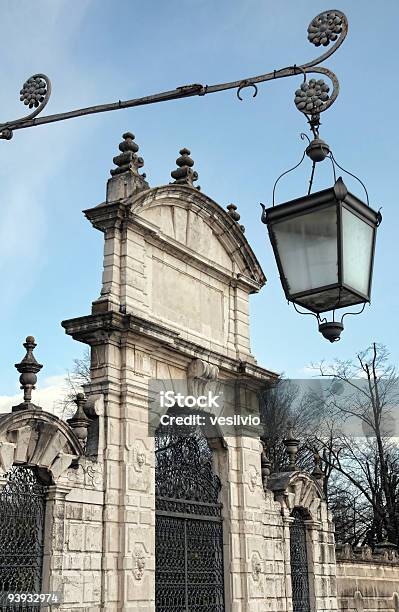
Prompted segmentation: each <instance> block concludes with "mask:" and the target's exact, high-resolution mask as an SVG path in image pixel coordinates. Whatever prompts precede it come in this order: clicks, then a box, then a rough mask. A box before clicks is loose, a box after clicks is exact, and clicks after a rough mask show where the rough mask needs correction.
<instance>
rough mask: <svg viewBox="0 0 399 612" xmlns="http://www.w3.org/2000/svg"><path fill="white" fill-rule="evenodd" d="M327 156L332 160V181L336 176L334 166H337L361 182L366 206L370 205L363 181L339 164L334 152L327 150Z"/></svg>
mask: <svg viewBox="0 0 399 612" xmlns="http://www.w3.org/2000/svg"><path fill="white" fill-rule="evenodd" d="M329 157H330V159H331V162H332V165H333V169H334V182H335V176H336V173H335V166H337V167H338V168H339V169H340V170H342V172H345V174H348V175H349V176H351V177H352V178H354V179H356V180H357V181H358V182H359V183H360V184H361V186H362V187H363V189H364V192H365V194H366V200H367V206H370V201H369V194H368V191H367V189H366V185H365V184H364V183H363V181H362V180H361V179H360V178H359V177H358V176H356V174H353V173H352V172H349V170H346V169H345V168H343V167H342V166H340V165H339V163H338V162H337V160H336V159H335V157H334V154H333V152H332V151H330V152H329Z"/></svg>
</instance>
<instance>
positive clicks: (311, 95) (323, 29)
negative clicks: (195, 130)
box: [0, 10, 348, 140]
mask: <svg viewBox="0 0 399 612" xmlns="http://www.w3.org/2000/svg"><path fill="white" fill-rule="evenodd" d="M347 33H348V20H347V18H346V16H345V14H344V13H342V12H341V11H338V10H330V11H323V12H322V13H320V14H319V15H317V16H316V17H315V18H314V19H313V20H312V21H311V23H310V25H309V27H308V40H309V42H311V43H312V44H313V45H315V46H316V47H319V46H325V47H327V46H329V45H330V43H332V46H331V47H330V48H329V49H328V50H327V51H326V52H325V53H323V54H322V55H320V56H319V57H317V58H315V59H314V60H311V61H310V62H307V63H305V64H301V65H296V64H295V65H293V66H288V67H285V68H281V69H279V70H273V71H272V72H268V73H265V74H261V75H258V76H254V77H249V78H245V79H240V80H239V81H231V82H228V83H219V84H215V85H202V84H201V83H194V84H191V85H183V86H181V87H176V89H172V90H170V91H164V92H160V93H156V94H153V95H150V96H144V97H141V98H133V99H130V100H124V101H123V100H118V101H117V102H112V103H108V104H100V105H97V106H89V107H86V108H79V109H76V110H72V111H68V112H64V113H58V114H55V115H47V116H42V117H38V115H39V114H40V113H41V112H42V111H43V109H44V108H45V106H46V104H47V102H48V101H49V98H50V95H51V82H50V79H49V78H48V77H47V76H46V75H45V74H35V75H33V76H32V77H30V78H29V79H27V81H26V82H25V83H24V85H23V87H22V89H21V92H20V99H21V101H22V102H23V103H24V104H25V105H27V106H29V108H34V110H33V112H32V113H30V114H29V115H27V116H26V117H23V118H20V119H15V120H13V121H7V122H6V123H2V124H0V138H2V139H5V140H10V139H11V138H12V136H13V131H14V130H19V129H22V128H28V127H33V126H37V125H43V124H45V123H54V122H56V121H64V120H66V119H73V118H75V117H81V116H83V115H92V114H96V113H104V112H109V111H113V110H119V109H122V108H131V107H134V106H144V105H148V104H156V103H158V102H165V101H167V100H176V99H180V98H188V97H192V96H205V95H208V94H211V93H217V92H219V91H226V90H228V89H236V90H237V92H236V93H237V97H238V98H239V99H240V100H242V97H241V92H242V91H243V90H244V89H245V88H248V87H251V88H252V89H253V97H255V96H256V95H257V93H258V88H257V83H264V82H266V81H271V80H274V79H281V78H284V77H290V76H296V75H300V74H302V75H303V78H304V82H303V83H302V85H301V87H300V88H299V89H297V90H296V92H295V105H296V107H297V108H298V110H299V111H301V112H302V113H303V114H304V115H305V116H306V117H307V119H308V121H309V122H310V124H311V126H312V125H313V126H314V125H317V124H318V121H319V116H320V113H321V112H324V111H326V110H327V109H328V108H330V106H331V105H332V104H333V103H334V102H335V100H336V98H337V96H338V93H339V83H338V79H337V77H336V75H335V74H334V73H333V72H332V71H331V70H329V69H328V68H325V67H324V66H320V64H321V63H322V62H324V61H325V60H326V59H327V58H329V57H330V56H331V55H332V54H333V53H335V51H336V50H337V49H338V48H339V47H340V46H341V45H342V43H343V41H344V40H345V38H346V35H347ZM310 73H315V74H321V75H323V76H326V77H327V78H328V79H330V81H331V83H332V92H331V95H330V94H329V91H330V87H329V85H327V84H326V83H325V81H324V80H323V79H321V78H319V79H311V80H310V81H309V82H307V75H308V74H310Z"/></svg>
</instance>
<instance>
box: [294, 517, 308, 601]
mask: <svg viewBox="0 0 399 612" xmlns="http://www.w3.org/2000/svg"><path fill="white" fill-rule="evenodd" d="M291 516H292V517H293V519H294V522H293V523H291V527H290V553H291V584H292V606H293V612H310V599H309V572H308V555H307V551H306V525H305V522H304V517H303V512H302V511H301V510H300V508H294V510H293V512H292V514H291Z"/></svg>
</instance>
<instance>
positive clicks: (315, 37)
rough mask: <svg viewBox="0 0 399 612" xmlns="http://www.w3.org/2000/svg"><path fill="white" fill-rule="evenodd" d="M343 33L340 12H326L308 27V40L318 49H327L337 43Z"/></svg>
mask: <svg viewBox="0 0 399 612" xmlns="http://www.w3.org/2000/svg"><path fill="white" fill-rule="evenodd" d="M341 32H342V17H341V14H340V13H339V12H336V11H326V12H325V13H320V15H317V17H315V18H314V19H313V21H312V22H311V23H310V25H309V27H308V40H309V41H310V42H311V43H313V44H314V45H315V46H316V47H320V45H323V46H324V47H327V46H328V45H329V44H330V42H332V41H336V40H337V38H338V36H339V34H341Z"/></svg>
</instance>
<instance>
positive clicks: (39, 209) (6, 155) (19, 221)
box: [0, 0, 91, 316]
mask: <svg viewBox="0 0 399 612" xmlns="http://www.w3.org/2000/svg"><path fill="white" fill-rule="evenodd" d="M90 4H91V0H83V1H82V2H79V3H74V8H73V11H71V3H70V2H69V1H68V0H58V2H53V1H52V0H51V1H50V0H44V1H42V2H40V3H34V4H32V3H31V2H27V1H23V2H18V3H14V2H8V3H7V10H6V11H5V14H3V33H4V35H3V37H2V44H1V47H2V58H3V62H4V65H5V73H3V83H6V84H7V85H6V87H3V88H2V90H3V91H2V99H3V109H2V111H1V115H2V118H1V120H11V119H13V118H17V117H20V116H23V115H24V114H27V112H26V111H27V109H26V108H25V107H24V106H23V105H22V104H21V103H20V102H19V89H20V87H21V86H22V83H23V81H24V79H26V78H27V77H29V76H31V75H32V74H34V73H35V72H39V71H43V72H48V73H49V75H52V74H55V75H57V74H59V67H60V66H61V67H62V75H63V78H62V83H57V98H58V99H60V100H61V101H62V103H63V104H69V105H71V106H73V105H75V103H74V102H73V98H74V96H75V95H76V92H79V93H80V92H83V95H82V97H83V98H85V95H86V94H87V95H89V91H88V90H90V87H89V88H88V87H87V83H86V82H85V83H83V82H80V78H79V76H78V75H77V71H75V69H74V68H75V66H74V64H73V60H71V57H73V54H72V53H71V50H72V49H73V44H74V39H75V37H76V36H77V35H78V33H79V27H80V24H81V22H82V20H83V19H84V18H85V17H86V14H87V10H88V8H89V6H90ZM66 14H68V19H65V18H63V17H65V16H66ZM21 15H23V16H24V18H23V20H21ZM38 24H40V27H38ZM27 39H28V40H29V41H30V43H29V48H30V49H31V52H30V53H29V52H27V49H28V46H27V45H26V44H25V43H24V44H21V41H23V40H27ZM21 70H22V71H23V72H21ZM9 91H11V92H15V95H14V96H13V98H11V97H10V99H8V98H9V96H7V99H5V95H4V92H9ZM80 95H81V94H80ZM14 99H15V103H14V104H13V102H14ZM50 106H51V100H50V103H49V107H50ZM4 109H6V110H4ZM60 110H61V109H60ZM39 130H40V134H36V133H32V132H33V130H32V132H31V131H30V130H26V132H24V134H23V136H24V137H21V136H22V135H21V133H19V132H15V135H14V138H13V140H11V141H10V142H6V141H0V145H1V146H0V185H1V207H0V274H1V277H2V287H3V291H2V294H3V295H2V314H3V315H5V316H7V313H8V312H10V309H12V308H15V306H16V304H17V303H18V302H19V301H20V300H21V299H22V298H23V296H24V295H26V293H27V292H28V291H29V289H30V288H31V286H32V284H33V283H34V282H35V281H36V279H37V277H38V275H39V274H40V268H41V265H42V263H43V262H44V261H45V256H46V252H45V239H46V233H47V231H48V226H47V215H46V208H45V205H44V202H46V190H47V189H48V185H49V181H51V179H53V178H54V177H56V176H57V173H59V172H60V168H62V164H63V161H64V160H65V158H66V157H67V156H68V154H69V153H70V151H71V149H72V148H73V147H76V146H77V142H78V141H79V139H80V134H79V126H78V125H70V126H68V129H67V130H63V135H62V142H60V139H59V131H58V130H57V128H54V129H49V130H46V129H45V128H39V129H38V131H39ZM35 132H36V131H35ZM39 149H40V150H39Z"/></svg>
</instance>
